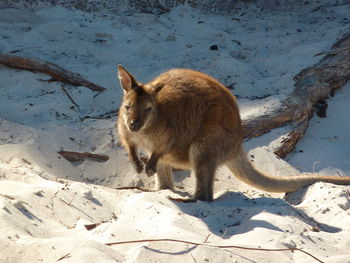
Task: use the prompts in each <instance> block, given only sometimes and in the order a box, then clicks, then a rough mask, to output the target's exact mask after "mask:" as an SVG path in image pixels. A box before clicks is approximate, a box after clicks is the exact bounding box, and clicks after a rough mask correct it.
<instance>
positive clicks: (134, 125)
mask: <svg viewBox="0 0 350 263" xmlns="http://www.w3.org/2000/svg"><path fill="white" fill-rule="evenodd" d="M128 127H129V130H130V131H131V132H137V131H139V130H140V128H141V122H140V121H139V120H137V119H135V120H131V121H129V123H128Z"/></svg>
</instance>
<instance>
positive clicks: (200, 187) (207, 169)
mask: <svg viewBox="0 0 350 263" xmlns="http://www.w3.org/2000/svg"><path fill="white" fill-rule="evenodd" d="M215 171H216V165H215V164H214V163H212V161H211V160H210V159H208V160H206V161H205V162H198V163H197V164H195V168H194V174H195V177H196V189H195V193H194V198H193V201H196V200H201V201H208V202H212V201H213V187H214V177H215Z"/></svg>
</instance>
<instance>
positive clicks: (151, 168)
mask: <svg viewBox="0 0 350 263" xmlns="http://www.w3.org/2000/svg"><path fill="white" fill-rule="evenodd" d="M156 171H157V168H156V165H154V164H153V163H151V162H148V163H147V164H146V174H147V176H153V175H154V174H155V173H156Z"/></svg>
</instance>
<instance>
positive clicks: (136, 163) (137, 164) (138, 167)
mask: <svg viewBox="0 0 350 263" xmlns="http://www.w3.org/2000/svg"><path fill="white" fill-rule="evenodd" d="M132 164H133V166H134V168H135V170H136V172H137V173H138V174H139V173H141V172H142V170H143V164H142V162H141V161H140V160H135V161H133V162H132Z"/></svg>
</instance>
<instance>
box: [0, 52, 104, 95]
mask: <svg viewBox="0 0 350 263" xmlns="http://www.w3.org/2000/svg"><path fill="white" fill-rule="evenodd" d="M0 64H2V65H5V66H7V67H11V68H18V69H24V70H32V71H37V72H42V73H46V74H49V75H51V77H52V79H51V80H50V81H61V82H66V83H68V84H71V85H73V86H84V87H87V88H89V89H91V90H93V91H98V92H102V91H104V90H106V89H105V88H103V87H101V86H98V85H96V84H94V83H92V82H90V81H88V80H86V79H84V78H83V77H82V76H80V74H77V73H74V72H72V71H69V70H66V69H64V68H62V67H60V66H58V65H56V64H54V63H51V62H48V61H43V60H40V59H34V58H25V57H18V56H12V55H5V54H0Z"/></svg>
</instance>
